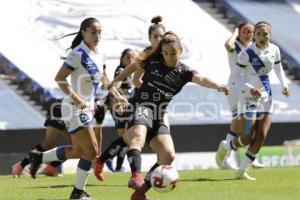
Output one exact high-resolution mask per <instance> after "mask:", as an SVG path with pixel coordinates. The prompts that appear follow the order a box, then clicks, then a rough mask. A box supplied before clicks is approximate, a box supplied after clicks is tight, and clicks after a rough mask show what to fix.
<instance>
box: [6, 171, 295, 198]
mask: <svg viewBox="0 0 300 200" xmlns="http://www.w3.org/2000/svg"><path fill="white" fill-rule="evenodd" d="M249 174H250V175H251V176H254V177H256V178H257V180H256V181H244V180H234V179H233V178H234V171H232V170H216V169H214V170H192V171H179V175H180V181H179V183H178V186H177V187H176V188H175V189H174V190H173V191H172V192H169V193H165V194H161V193H157V192H156V191H154V190H150V191H149V193H148V196H149V197H150V199H151V200H300V167H285V168H268V169H260V170H249ZM129 176H130V174H129V173H106V174H105V181H104V182H99V181H98V180H97V179H96V178H95V177H94V175H93V174H91V175H90V178H89V181H88V185H87V188H86V190H87V192H88V193H90V194H91V195H92V196H93V197H94V198H95V199H97V200H129V199H130V195H131V193H132V192H133V190H131V189H129V188H128V187H127V181H128V179H129ZM74 182H75V175H65V176H63V177H56V178H53V177H45V176H39V177H38V178H37V179H35V180H33V179H31V178H30V177H25V176H22V177H21V178H19V179H14V178H12V177H11V176H1V177H0V200H65V199H68V197H69V195H70V192H71V190H72V188H73V184H74Z"/></svg>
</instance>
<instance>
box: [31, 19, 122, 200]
mask: <svg viewBox="0 0 300 200" xmlns="http://www.w3.org/2000/svg"><path fill="white" fill-rule="evenodd" d="M101 32H102V27H101V24H100V22H99V21H98V20H97V19H95V18H87V19H85V20H83V21H82V23H81V25H80V30H79V31H78V33H77V35H76V37H75V39H74V40H73V42H72V45H71V49H72V51H71V52H70V53H69V55H68V56H67V58H66V60H65V62H64V64H63V66H62V67H61V69H60V70H59V71H58V73H57V75H56V78H55V80H56V82H57V84H58V86H59V87H60V88H61V89H62V91H63V92H64V93H65V94H66V96H65V97H64V99H63V103H62V119H63V120H64V122H65V125H66V127H67V130H68V132H69V134H70V135H71V139H72V145H70V146H62V147H58V148H54V149H51V150H49V151H46V152H44V153H41V152H38V151H32V152H31V153H30V160H31V164H32V168H31V171H30V173H31V175H32V177H33V178H35V174H36V171H37V169H38V167H39V165H40V164H41V163H42V162H49V161H54V160H66V159H67V158H80V160H79V162H78V167H77V172H76V183H75V186H74V189H73V191H72V193H71V195H70V199H81V198H85V199H89V197H90V196H89V195H88V194H87V193H86V192H85V185H86V182H87V179H88V175H89V171H90V169H91V165H92V160H93V159H94V158H95V157H96V155H97V154H98V151H99V148H98V143H97V140H96V137H95V134H94V131H93V127H92V119H93V112H94V97H95V91H96V89H97V87H98V85H99V81H100V79H101V76H102V66H103V55H102V54H101V53H100V52H99V50H98V49H97V46H98V44H99V42H100V39H101ZM69 75H70V76H71V84H69V83H68V81H67V80H66V78H67V77H68V76H69ZM111 92H112V94H113V95H115V96H116V97H117V98H118V97H120V100H121V101H126V100H125V99H124V98H123V97H121V96H119V94H118V92H117V91H116V90H115V88H112V90H111Z"/></svg>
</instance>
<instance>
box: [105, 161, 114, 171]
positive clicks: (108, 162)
mask: <svg viewBox="0 0 300 200" xmlns="http://www.w3.org/2000/svg"><path fill="white" fill-rule="evenodd" d="M105 164H106V166H107V168H108V169H109V170H110V171H112V172H114V171H115V170H114V166H113V161H112V160H111V159H108V160H107V161H106V162H105Z"/></svg>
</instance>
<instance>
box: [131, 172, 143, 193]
mask: <svg viewBox="0 0 300 200" xmlns="http://www.w3.org/2000/svg"><path fill="white" fill-rule="evenodd" d="M143 183H144V178H143V176H142V174H141V173H133V174H132V176H131V178H130V179H129V182H128V187H129V188H132V189H135V190H136V189H140V188H141V187H142V185H143Z"/></svg>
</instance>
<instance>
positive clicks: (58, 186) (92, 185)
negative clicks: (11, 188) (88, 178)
mask: <svg viewBox="0 0 300 200" xmlns="http://www.w3.org/2000/svg"><path fill="white" fill-rule="evenodd" d="M86 186H88V187H126V185H124V184H120V185H116V184H115V185H100V184H99V185H95V184H87V185H86ZM73 187H74V185H45V186H31V187H24V188H26V189H41V188H42V189H43V188H49V189H56V188H73ZM39 200H42V199H39ZM43 200H46V199H43Z"/></svg>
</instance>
